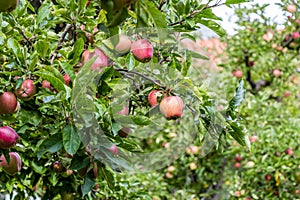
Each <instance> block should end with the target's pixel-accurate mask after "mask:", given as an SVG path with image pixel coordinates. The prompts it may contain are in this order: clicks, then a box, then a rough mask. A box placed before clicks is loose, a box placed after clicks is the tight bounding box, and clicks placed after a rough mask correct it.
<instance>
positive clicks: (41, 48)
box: [34, 40, 50, 58]
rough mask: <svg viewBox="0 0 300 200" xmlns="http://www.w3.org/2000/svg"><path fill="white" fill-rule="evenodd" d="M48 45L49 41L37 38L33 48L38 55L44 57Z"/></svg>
mask: <svg viewBox="0 0 300 200" xmlns="http://www.w3.org/2000/svg"><path fill="white" fill-rule="evenodd" d="M49 45H50V44H49V42H47V41H45V40H39V41H37V42H36V43H35V45H34V48H35V50H36V51H37V53H38V54H39V56H40V57H42V58H45V57H46V56H47V55H48V50H49Z"/></svg>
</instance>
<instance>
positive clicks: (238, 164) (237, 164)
mask: <svg viewBox="0 0 300 200" xmlns="http://www.w3.org/2000/svg"><path fill="white" fill-rule="evenodd" d="M241 167H242V164H241V163H239V162H236V163H235V164H234V168H236V169H238V168H241Z"/></svg>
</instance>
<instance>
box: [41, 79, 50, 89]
mask: <svg viewBox="0 0 300 200" xmlns="http://www.w3.org/2000/svg"><path fill="white" fill-rule="evenodd" d="M42 88H48V89H49V90H51V83H50V82H49V81H47V80H43V82H42Z"/></svg>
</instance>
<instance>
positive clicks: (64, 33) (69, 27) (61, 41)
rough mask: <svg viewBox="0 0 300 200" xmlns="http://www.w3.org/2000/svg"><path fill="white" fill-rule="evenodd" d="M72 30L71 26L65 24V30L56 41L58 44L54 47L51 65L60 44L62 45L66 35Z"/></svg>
mask: <svg viewBox="0 0 300 200" xmlns="http://www.w3.org/2000/svg"><path fill="white" fill-rule="evenodd" d="M71 28H72V25H71V24H67V25H66V27H65V30H64V32H63V33H62V35H61V37H60V38H59V40H58V43H57V46H56V49H55V51H54V52H53V54H52V56H51V61H50V63H51V64H53V63H54V60H55V58H56V56H57V50H58V49H59V48H60V46H61V44H62V43H63V41H64V39H65V37H66V35H67V33H68V32H69V30H70V29H71Z"/></svg>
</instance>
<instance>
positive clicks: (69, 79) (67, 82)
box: [64, 74, 71, 85]
mask: <svg viewBox="0 0 300 200" xmlns="http://www.w3.org/2000/svg"><path fill="white" fill-rule="evenodd" d="M64 80H65V84H66V85H69V84H70V82H71V78H70V76H69V75H68V74H65V75H64Z"/></svg>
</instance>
